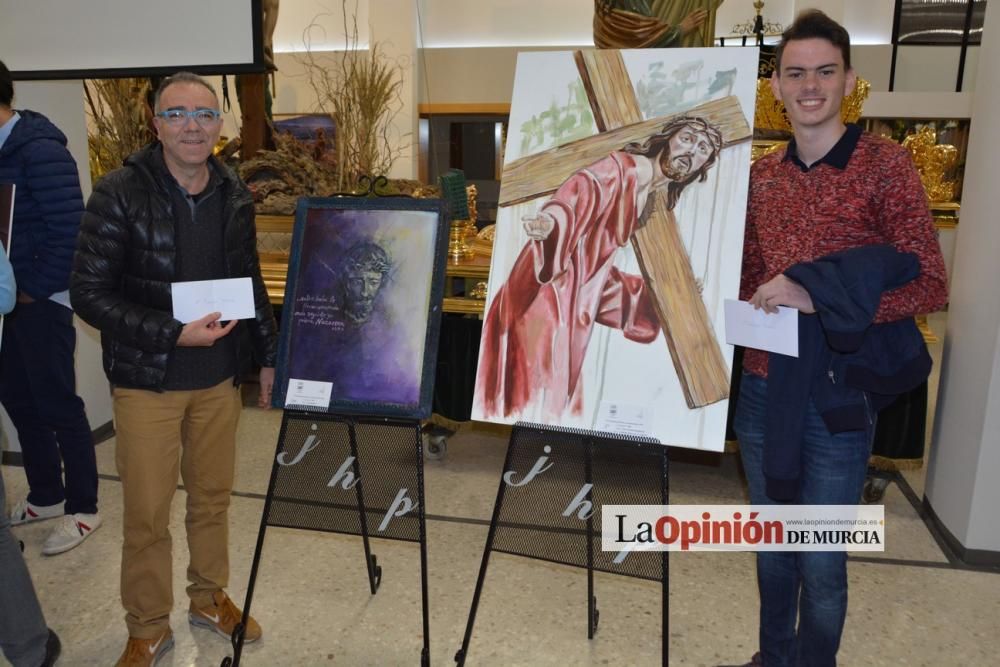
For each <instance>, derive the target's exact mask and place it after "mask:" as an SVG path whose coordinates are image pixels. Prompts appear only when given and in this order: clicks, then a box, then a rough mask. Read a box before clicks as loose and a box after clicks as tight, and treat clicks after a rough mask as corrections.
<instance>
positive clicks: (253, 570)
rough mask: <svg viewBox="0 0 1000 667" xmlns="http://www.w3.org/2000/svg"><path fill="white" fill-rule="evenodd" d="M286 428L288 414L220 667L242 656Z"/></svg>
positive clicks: (233, 666) (235, 665)
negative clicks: (229, 646) (227, 653)
mask: <svg viewBox="0 0 1000 667" xmlns="http://www.w3.org/2000/svg"><path fill="white" fill-rule="evenodd" d="M287 428H288V413H285V414H283V415H282V417H281V432H280V433H279V434H278V445H277V447H276V448H275V451H274V458H273V459H272V460H271V480H270V481H269V482H268V484H267V495H266V496H265V497H264V511H263V512H261V514H260V528H259V529H258V530H257V546H256V547H255V548H254V551H253V564H252V565H251V566H250V581H249V582H247V597H246V600H244V601H243V616H242V617H241V618H240V622H239V623H237V624H236V627H235V628H233V636H232V638H231V641H232V643H233V657H232V658H229V657H227V658H224V659H223V660H222V664H221V667H239V664H240V656H241V655H242V654H243V641H244V639H245V636H246V627H247V621H248V620H249V618H250V604H251V603H252V602H253V592H254V588H255V586H256V584H257V571H258V570H259V569H260V557H261V552H263V550H264V533H265V532H266V531H267V517H268V514H269V513H270V511H271V499H272V498H273V497H274V485H275V482H276V481H277V479H278V454H280V453H281V448H282V446H283V445H284V442H285V430H286V429H287Z"/></svg>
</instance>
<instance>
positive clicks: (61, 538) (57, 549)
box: [42, 514, 101, 556]
mask: <svg viewBox="0 0 1000 667" xmlns="http://www.w3.org/2000/svg"><path fill="white" fill-rule="evenodd" d="M100 527H101V515H100V514H64V515H63V518H62V519H61V520H60V521H59V525H57V526H56V527H55V529H54V530H53V531H52V534H51V535H49V537H48V539H46V540H45V544H43V545H42V553H43V554H45V555H46V556H55V555H56V554H61V553H63V552H64V551H69V550H70V549H72V548H73V547H75V546H76V545H78V544H80V542H83V541H84V540H85V539H87V537H88V536H89V535H90V534H91V533H92V532H94V531H95V530H97V529H98V528H100Z"/></svg>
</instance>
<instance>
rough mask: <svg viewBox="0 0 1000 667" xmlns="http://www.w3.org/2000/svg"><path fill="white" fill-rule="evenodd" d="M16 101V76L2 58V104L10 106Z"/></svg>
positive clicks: (0, 77)
mask: <svg viewBox="0 0 1000 667" xmlns="http://www.w3.org/2000/svg"><path fill="white" fill-rule="evenodd" d="M13 101H14V77H13V76H11V74H10V70H9V69H7V66H6V65H4V64H3V61H2V60H0V106H5V107H9V106H10V105H11V102H13Z"/></svg>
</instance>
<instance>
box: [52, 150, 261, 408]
mask: <svg viewBox="0 0 1000 667" xmlns="http://www.w3.org/2000/svg"><path fill="white" fill-rule="evenodd" d="M160 150H161V149H160V147H159V144H153V145H150V146H148V147H146V148H144V149H142V150H140V151H138V152H137V153H135V154H133V155H131V156H129V158H128V159H126V160H125V166H124V167H123V168H121V169H118V170H116V171H114V172H112V173H110V174H108V175H107V176H105V177H104V178H103V179H101V180H100V181H99V182H98V183H97V185H96V186H95V187H94V192H93V194H91V196H90V199H89V200H88V202H87V209H86V212H85V213H84V216H83V223H82V225H81V227H80V236H79V238H78V239H77V249H76V255H75V257H74V260H73V274H72V278H71V280H70V299H71V301H72V303H73V309H74V310H75V311H76V313H77V315H79V316H80V317H81V318H82V319H83V320H84V321H85V322H87V323H88V324H90V325H91V326H93V327H95V328H96V329H98V330H99V331H100V332H101V346H102V347H103V350H104V371H105V373H107V375H108V379H109V380H110V381H111V383H112V384H114V385H116V386H121V387H131V388H138V389H153V390H162V386H163V378H164V375H165V373H166V369H167V364H168V363H169V361H170V355H171V353H172V352H173V350H174V348H175V347H176V345H177V338H178V337H179V336H180V333H181V329H182V328H183V326H184V325H183V324H181V322H179V321H178V320H175V319H174V318H173V315H172V314H171V313H172V312H173V307H172V305H171V298H170V283H171V282H173V281H174V276H175V271H176V244H175V235H174V234H175V229H174V216H173V204H172V203H171V202H172V200H171V197H170V191H169V190H168V189H167V188H170V187H174V186H173V184H171V183H170V182H169V181H168V180H166V178H167V176H166V175H165V174H164V173H161V172H160V170H164V171H165V168H164V167H162V160H161V158H159V156H158V155H157V152H158V151H160ZM210 159H213V160H214V158H210ZM216 166H218V167H219V173H220V174H222V175H223V183H222V185H221V186H220V187H221V188H222V192H223V196H224V201H225V204H224V212H223V220H224V225H225V227H224V232H223V234H224V236H223V243H224V249H225V255H226V267H225V268H226V277H227V278H242V277H247V276H249V277H250V278H251V279H252V281H253V292H254V304H255V306H256V318H255V319H253V320H242V321H240V323H239V324H238V325H237V327H236V329H235V330H234V331H233V332H232V333H230V334H229V335H231V336H236V337H237V338H236V340H237V344H236V345H235V348H236V354H237V368H238V369H239V371H240V372H239V373H238V374H237V376H236V379H237V382H238V381H239V378H240V377H241V376H242V375H243V374H244V373H245V372H246V371H247V370H248V367H249V364H250V354H249V352H250V347H251V345H249V344H248V342H249V343H251V344H252V349H253V353H254V356H255V357H256V360H257V362H258V363H259V364H260V365H261V366H269V367H273V366H274V363H275V356H276V350H277V333H276V331H277V326H276V324H275V321H274V313H273V312H272V310H271V304H270V302H269V301H268V299H267V291H266V289H265V287H264V282H263V280H262V279H261V276H260V263H259V260H258V258H257V240H256V229H255V226H254V210H253V201H252V199H251V196H250V192H249V191H248V190H247V188H246V186H245V185H244V184H243V183H242V181H240V180H239V179H238V178H237V177H236V175H235V174H233V173H232V172H231V171H230V170H229V169H228V168H226V167H224V166H221V165H219V164H218V163H216ZM248 338H249V341H248V340H247V339H248Z"/></svg>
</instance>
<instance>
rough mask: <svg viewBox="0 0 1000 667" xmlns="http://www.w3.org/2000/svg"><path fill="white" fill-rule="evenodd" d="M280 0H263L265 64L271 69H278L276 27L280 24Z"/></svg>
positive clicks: (262, 18) (262, 34)
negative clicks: (276, 63) (275, 52)
mask: <svg viewBox="0 0 1000 667" xmlns="http://www.w3.org/2000/svg"><path fill="white" fill-rule="evenodd" d="M278 2H279V0H261V3H260V4H261V14H262V16H261V21H262V23H263V30H262V31H261V36H262V38H263V41H264V64H265V65H267V68H268V69H269V70H271V71H274V70H277V69H278V67H277V65H275V64H274V28H275V26H277V25H278Z"/></svg>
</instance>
